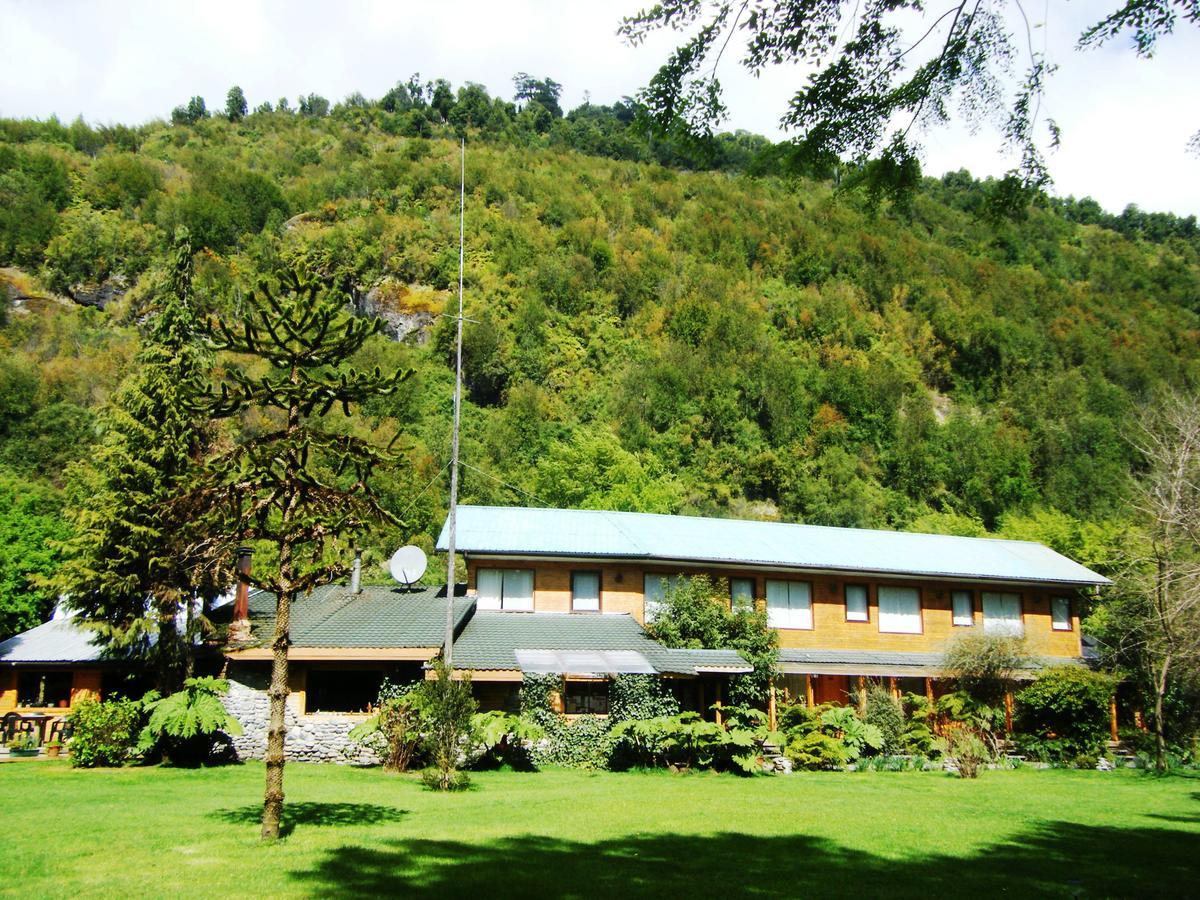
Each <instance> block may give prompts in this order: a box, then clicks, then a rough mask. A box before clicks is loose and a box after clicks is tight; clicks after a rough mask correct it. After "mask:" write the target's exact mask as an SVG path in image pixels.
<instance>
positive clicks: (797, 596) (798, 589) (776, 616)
mask: <svg viewBox="0 0 1200 900" xmlns="http://www.w3.org/2000/svg"><path fill="white" fill-rule="evenodd" d="M767 624H768V625H769V626H770V627H772V628H809V629H811V628H812V627H813V617H812V586H811V585H810V584H809V583H808V582H806V581H772V580H768V581H767Z"/></svg>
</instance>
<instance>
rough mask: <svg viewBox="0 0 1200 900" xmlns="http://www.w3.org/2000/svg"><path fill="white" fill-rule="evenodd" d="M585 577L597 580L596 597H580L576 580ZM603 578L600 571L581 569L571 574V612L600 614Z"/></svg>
mask: <svg viewBox="0 0 1200 900" xmlns="http://www.w3.org/2000/svg"><path fill="white" fill-rule="evenodd" d="M580 576H583V577H585V578H595V579H596V596H595V597H580V596H579V595H578V594H577V593H576V590H575V579H576V578H579V577H580ZM602 582H603V577H602V576H601V574H600V570H599V569H579V570H577V571H574V572H572V573H571V612H600V594H601V593H602V591H603V584H602Z"/></svg>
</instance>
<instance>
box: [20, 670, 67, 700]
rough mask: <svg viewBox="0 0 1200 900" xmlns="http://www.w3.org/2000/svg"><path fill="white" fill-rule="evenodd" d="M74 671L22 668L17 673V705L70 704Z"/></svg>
mask: <svg viewBox="0 0 1200 900" xmlns="http://www.w3.org/2000/svg"><path fill="white" fill-rule="evenodd" d="M72 677H73V676H72V673H70V672H62V671H58V672H55V671H45V670H41V669H26V670H22V671H21V672H20V673H18V675H17V706H68V705H70V703H71V680H72Z"/></svg>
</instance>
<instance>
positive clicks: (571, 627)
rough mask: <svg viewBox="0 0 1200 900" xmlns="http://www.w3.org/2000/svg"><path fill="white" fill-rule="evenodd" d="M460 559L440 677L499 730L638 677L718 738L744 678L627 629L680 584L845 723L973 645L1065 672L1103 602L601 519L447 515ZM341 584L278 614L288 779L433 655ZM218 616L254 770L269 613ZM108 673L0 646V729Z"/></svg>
mask: <svg viewBox="0 0 1200 900" xmlns="http://www.w3.org/2000/svg"><path fill="white" fill-rule="evenodd" d="M446 537H447V534H446V530H445V528H443V532H442V535H441V537H440V538H439V541H438V549H439V550H442V551H444V550H445V549H446ZM456 545H457V549H458V551H459V552H460V553H461V554H462V556H463V557H464V559H465V560H466V570H467V571H466V583H465V584H460V585H458V586H457V587H456V591H455V596H454V598H453V599H452V601H451V602H452V603H453V615H452V622H453V629H454V638H455V639H454V647H453V654H452V662H453V669H454V671H455V672H456V674H458V675H460V676H463V675H468V674H469V675H470V678H471V682H472V685H473V690H474V691H475V694H476V697H477V699H478V700H479V702H480V705H481V707H482V708H484V709H488V708H492V709H510V710H515V709H516V708H517V704H518V702H519V701H518V690H519V688H520V685H521V683H522V681H523V679H524V678H525V676H526V675H528V674H539V675H554V676H557V677H559V678H560V679H561V685H562V689H561V691H560V692H559V694H558V697H557V704H558V708H559V710H560V711H561V712H563V713H564V714H566V715H568V716H572V715H581V714H601V715H603V714H605V713H607V711H608V686H609V684H610V682H611V679H612V678H613V677H614V676H616V675H621V674H635V673H638V674H646V675H652V676H656V677H661V678H662V679H664V681H665V683H666V684H667V685H668V686H669V687H670V688H671V690H672V691H673V692H674V693H675V694H676V695H677V697H678V698H679V700H680V702H681V704H682V705H683V707H684V708H689V709H695V710H698V711H702V712H705V713H706V714H710V715H712V714H715V715H717V716H719V711H718V712H715V713H714V712H712V709H713V707H714V706H717V707H718V709H719V704H720V702H721V700H722V698H723V697H724V696H725V691H726V688H727V683H728V679H729V678H730V677H731V676H734V675H738V674H744V673H746V672H748V671H750V666H749V664H748V663H747V662H746V661H745V660H744V659H743V658H742V657H741V656H740V655H738V654H737V653H736V652H735V651H733V650H724V649H715V648H713V649H696V650H681V649H672V648H667V647H664V646H662V645H661V644H659V643H658V642H656V641H654V640H653V639H651V638H650V636H649V635H648V634H647V633H646V631H645V630H644V628H643V626H644V625H645V623H646V622H647V621H648V620H649V619H652V618H653V617H654V616H655V614H656V613H657V611H658V609H659V608H660V604H661V602H662V600H663V598H664V596H666V594H667V592H668V591H670V590H671V589H672V588H673V587H674V586H675V585H676V584H678V582H679V579H680V578H685V577H688V576H692V575H704V576H708V577H709V578H711V579H714V580H715V581H717V582H718V583H719V584H721V585H723V589H724V590H725V591H726V593H727V595H728V602H729V604H730V605H731V607H732V608H739V607H752V608H756V609H760V610H763V611H765V613H766V616H767V622H768V625H769V626H770V627H771V628H773V629H774V630H775V631H776V633H777V635H778V641H779V647H780V651H779V667H778V669H779V673H780V674H779V676H778V677H777V678H776V680H775V691H774V692H773V700H774V699H775V698H787V699H790V700H793V701H804V702H807V703H809V704H819V703H826V702H833V703H854V702H857V701H858V700H859V699H860V698H861V696H862V692H863V690H864V689H865V686H866V684H867V683H868V681H869V680H877V681H879V682H880V683H883V684H885V685H887V686H888V687H889V688H890V689H891V690H893V691H894V692H896V693H899V692H901V691H911V692H914V693H924V694H926V695H927V696H934V695H935V694H937V693H938V692H939V691H941V690H943V684H942V682H941V679H942V676H943V672H942V666H943V663H942V660H943V656H944V653H945V651H946V649H947V647H948V645H949V644H950V642H951V641H953V640H954V638H955V637H956V636H957V635H959V634H967V633H972V632H973V631H975V632H984V633H1000V634H1018V635H1022V636H1023V637H1024V638H1025V640H1026V643H1027V646H1028V648H1029V650H1030V652H1031V654H1033V655H1034V657H1035V658H1036V667H1041V666H1044V665H1053V664H1064V663H1065V664H1082V663H1083V648H1082V644H1081V636H1080V629H1079V619H1080V609H1081V605H1082V604H1083V603H1085V602H1086V601H1087V598H1088V596H1089V594H1090V593H1092V592H1094V591H1095V590H1097V589H1099V588H1100V587H1101V586H1103V585H1106V584H1108V583H1109V582H1108V580H1107V579H1106V578H1104V577H1103V576H1101V575H1099V574H1097V573H1095V572H1093V571H1091V570H1090V569H1087V568H1086V567H1084V566H1082V565H1080V564H1078V563H1076V562H1074V561H1072V560H1070V559H1067V558H1066V557H1064V556H1062V555H1061V554H1059V553H1056V552H1054V551H1053V550H1050V549H1049V548H1048V547H1045V546H1043V545H1041V544H1037V543H1031V542H1025V541H1011V540H999V539H993V538H969V537H954V536H946V535H931V534H915V533H907V532H892V531H873V530H865V529H853V528H829V527H820V526H812V525H796V524H786V523H779V522H760V521H745V520H737V519H712V518H700V517H691V516H668V515H652V514H644V513H625V512H609V511H600V510H561V509H536V508H523V507H487V506H460V507H459V508H458V521H457V541H456ZM358 576H359V573H357V572H356V575H355V577H354V578H352V579H351V583H350V584H348V585H340V584H339V585H326V586H324V587H321V588H318V589H317V590H315V591H314V592H313V593H312V594H311V595H309V596H307V597H303V598H299V599H297V601H296V602H295V604H294V605H293V610H292V620H291V621H292V627H291V634H290V637H291V650H290V653H289V656H290V660H291V664H290V672H291V684H290V688H291V695H290V697H289V700H288V724H289V735H288V752H289V755H291V756H294V757H296V758H301V759H334V760H338V761H345V760H346V759H347V758H348V755H347V754H348V751H347V748H346V741H345V735H346V733H347V732H348V731H349V730H350V728H352V727H353V726H354V724H356V723H357V722H358V721H361V717H362V716H363V715H365V714H366V713H367V711H368V709H369V707H370V705H371V704H372V703H373V702H374V701H375V698H376V697H377V695H378V692H379V688H380V686H381V684H382V683H383V681H384V680H385V679H387V680H389V681H394V682H400V681H406V680H411V679H413V678H420V677H423V675H427V674H428V672H429V664H430V662H431V661H432V660H433V659H434V658H435V657H437V656H438V655H439V654H440V653H441V652H442V643H443V638H444V634H445V623H446V618H447V617H446V603H447V598H446V590H445V588H444V587H439V588H405V587H402V586H396V585H389V586H368V585H361V584H360V578H359V577H358ZM228 615H229V617H230V624H229V639H228V640H227V642H226V643H225V645H224V646H223V647H222V648H218V651H217V655H218V659H219V664H220V668H221V671H222V672H223V673H224V674H225V675H226V677H228V678H229V680H230V682H231V692H230V696H229V701H228V703H229V706H230V709H231V711H233V712H234V714H235V715H237V716H238V718H239V719H240V720H241V721H242V724H243V726H244V728H245V730H246V734H245V736H243V737H241V738H238V739H237V740H236V741H235V744H236V746H237V750H238V752H239V753H240V754H241V755H243V756H260V755H261V754H262V752H263V751H264V750H265V730H266V708H267V700H266V693H265V689H266V685H267V681H268V676H269V668H270V655H271V654H270V648H269V643H270V637H271V629H272V623H273V615H274V597H272V596H271V595H269V594H266V593H263V592H259V591H251V590H248V589H246V588H245V586H244V585H243V587H242V588H241V590H240V591H239V597H238V599H237V600H236V601H235V602H234V603H232V604H231V605H230V607H229V610H228ZM117 668H118V667H117V665H116V663H115V662H114V661H112V660H107V659H105V657H104V654H103V653H102V652H100V651H99V650H97V649H96V648H95V647H94V646H93V644H92V643H91V641H90V638H89V637H88V635H87V633H86V632H85V631H83V630H82V629H79V628H78V627H75V626H73V625H72V624H71V623H70V621H69V620H67V621H60V620H56V621H55V622H52V623H47V624H46V625H43V626H39V627H38V628H35V629H32V630H31V631H29V632H25V633H24V634H22V635H17V636H16V637H14V638H11V639H9V640H8V641H5V642H3V643H0V715H4V714H5V713H7V712H11V711H14V710H16V711H24V712H27V713H34V714H43V715H47V716H55V715H57V716H61V715H63V714H64V713H65V712H67V711H69V709H70V707H71V706H73V705H74V704H75V703H76V702H77V701H78V700H79V699H81V698H82V697H85V696H100V695H102V694H103V693H104V692H105V689H104V685H105V684H106V683H109V682H111V683H112V684H114V685H116V684H118V681H117V680H116V679H115V678H113V677H112V676H113V674H114V673H115V671H116V669H117ZM1035 673H1036V668H1035V669H1031V670H1030V671H1029V673H1028V675H1029V677H1032V676H1033V675H1034V674H1035ZM35 694H36V695H37V696H35ZM51 694H52V695H53V696H50V695H51ZM349 758H351V759H354V758H355V757H354V756H353V753H350V754H349Z"/></svg>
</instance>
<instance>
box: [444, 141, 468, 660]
mask: <svg viewBox="0 0 1200 900" xmlns="http://www.w3.org/2000/svg"><path fill="white" fill-rule="evenodd" d="M459 154H460V158H459V182H458V318H457V332H458V335H457V337H456V339H455V344H454V356H455V359H454V426H453V429H452V431H451V434H450V514H449V515H448V516H447V517H446V531H447V535H448V537H447V539H446V550H447V559H446V640H445V644H444V645H443V647H442V658H443V659H444V660H445V663H446V668H447V669H451V668H452V667H453V665H454V554H455V552H456V551H455V538H456V534H455V528H456V527H457V524H458V523H457V519H458V423H459V418H460V414H461V409H462V344H463V335H462V333H463V246H464V244H465V235H466V229H465V224H464V223H465V221H466V209H467V139H466V138H463V139H462V143H461V145H460V148H459Z"/></svg>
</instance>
